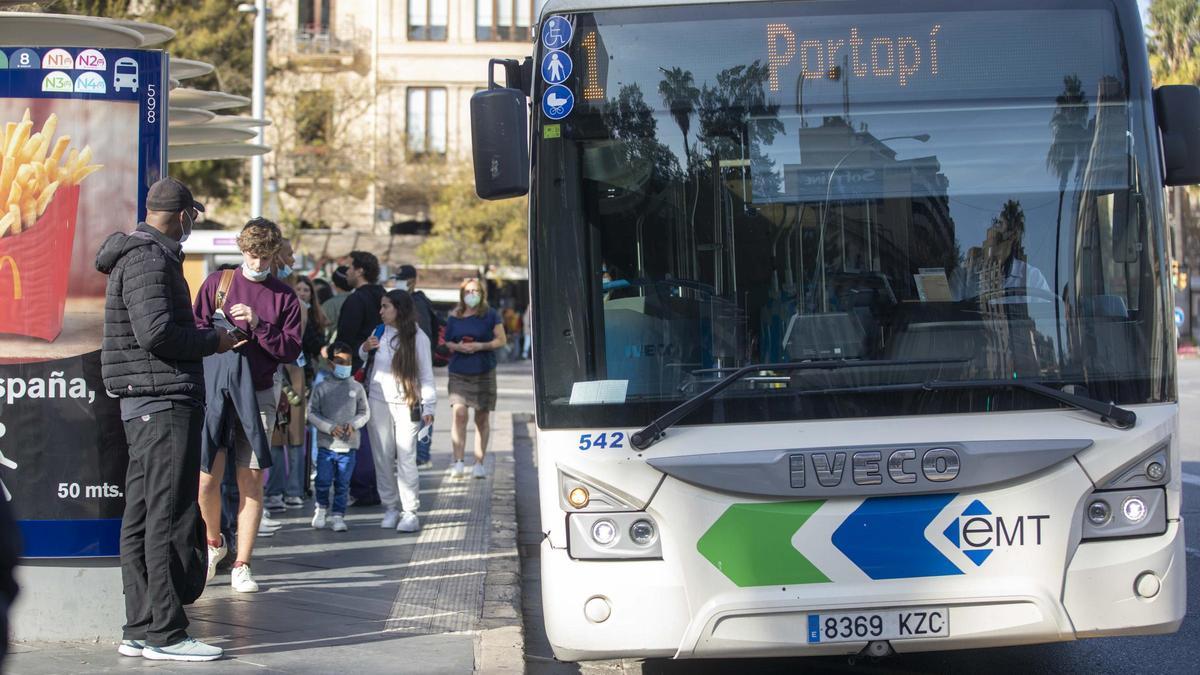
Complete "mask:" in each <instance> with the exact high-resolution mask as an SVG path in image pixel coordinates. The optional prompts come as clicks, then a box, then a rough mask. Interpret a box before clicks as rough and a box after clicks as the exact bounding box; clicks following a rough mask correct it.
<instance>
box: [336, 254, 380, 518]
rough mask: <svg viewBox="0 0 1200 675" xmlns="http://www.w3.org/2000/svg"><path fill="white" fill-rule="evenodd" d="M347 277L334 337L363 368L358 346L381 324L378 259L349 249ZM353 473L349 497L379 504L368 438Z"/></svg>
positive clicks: (360, 449) (367, 504) (359, 450)
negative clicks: (346, 291)
mask: <svg viewBox="0 0 1200 675" xmlns="http://www.w3.org/2000/svg"><path fill="white" fill-rule="evenodd" d="M346 280H347V281H349V282H350V285H351V286H353V287H354V291H353V292H352V293H351V294H350V297H348V298H346V302H345V303H344V304H343V305H342V311H341V313H340V314H339V315H338V324H337V338H338V340H339V341H341V342H345V343H346V344H348V345H349V346H350V351H351V353H352V354H353V356H354V370H358V369H359V368H362V366H363V361H362V359H360V358H358V348H359V346H360V345H361V344H362V343H363V342H366V340H367V338H368V337H370V336H371V332H372V331H374V330H375V327H376V326H378V325H379V324H381V323H383V320H382V319H380V318H379V306H380V305H381V304H383V286H380V285H379V283H378V282H379V258H376V257H375V256H374V255H373V254H370V253H367V252H366V251H351V252H350V264H349V265H348V266H347V267H346ZM355 457H356V459H355V465H354V474H353V475H352V476H351V478H350V498H351V499H352V500H353V503H354V504H357V505H359V506H371V505H374V504H378V503H379V494H378V493H377V492H376V490H375V459H374V458H373V457H372V456H371V443H370V440H369V439H368V438H367V437H366V436H365V435H364V436H363V439H362V443H360V444H359V446H358V452H357V453H356V455H355Z"/></svg>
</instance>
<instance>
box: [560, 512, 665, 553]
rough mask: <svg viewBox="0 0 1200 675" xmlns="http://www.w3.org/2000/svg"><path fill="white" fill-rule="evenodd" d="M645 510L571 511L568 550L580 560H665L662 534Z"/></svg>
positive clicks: (568, 520)
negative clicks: (622, 511) (611, 511)
mask: <svg viewBox="0 0 1200 675" xmlns="http://www.w3.org/2000/svg"><path fill="white" fill-rule="evenodd" d="M659 532H660V528H659V526H658V523H657V522H656V521H655V520H654V517H653V516H651V515H650V514H648V513H646V512H645V511H630V512H625V513H587V512H582V513H580V512H576V513H571V514H568V515H567V551H568V552H569V553H570V554H571V557H572V558H574V559H576V560H661V559H662V536H661V535H660V533H659Z"/></svg>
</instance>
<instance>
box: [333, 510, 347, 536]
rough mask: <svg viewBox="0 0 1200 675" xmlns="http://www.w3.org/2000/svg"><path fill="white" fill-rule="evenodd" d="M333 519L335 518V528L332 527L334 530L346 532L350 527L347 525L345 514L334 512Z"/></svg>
mask: <svg viewBox="0 0 1200 675" xmlns="http://www.w3.org/2000/svg"><path fill="white" fill-rule="evenodd" d="M331 520H333V528H332V529H333V531H334V532H345V531H346V530H349V529H350V528H349V527H346V518H345V516H343V515H342V514H340V513H335V514H333V518H332V519H331Z"/></svg>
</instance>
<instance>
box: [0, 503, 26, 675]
mask: <svg viewBox="0 0 1200 675" xmlns="http://www.w3.org/2000/svg"><path fill="white" fill-rule="evenodd" d="M2 493H3V490H0V672H3V671H4V654H5V652H7V651H8V608H9V607H12V604H13V601H14V600H16V599H17V582H16V580H15V579H13V570H15V569H17V556H18V555H19V554H20V552H21V543H20V541H19V537H18V536H17V524H16V523H15V522H14V521H13V519H12V514H11V513H9V509H8V500H7V499H5V498H4V495H3V494H2Z"/></svg>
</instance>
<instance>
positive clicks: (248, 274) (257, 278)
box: [242, 263, 271, 281]
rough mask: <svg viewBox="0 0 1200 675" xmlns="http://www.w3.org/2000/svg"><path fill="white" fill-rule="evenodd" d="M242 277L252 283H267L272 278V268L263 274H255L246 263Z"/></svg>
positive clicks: (243, 265) (262, 272)
mask: <svg viewBox="0 0 1200 675" xmlns="http://www.w3.org/2000/svg"><path fill="white" fill-rule="evenodd" d="M242 276H244V277H246V278H247V279H249V280H250V281H265V280H266V278H267V277H269V276H271V268H269V267H268V268H267V269H265V270H263V271H261V272H255V271H254V270H252V269H250V268H249V267H247V266H246V263H242Z"/></svg>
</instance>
